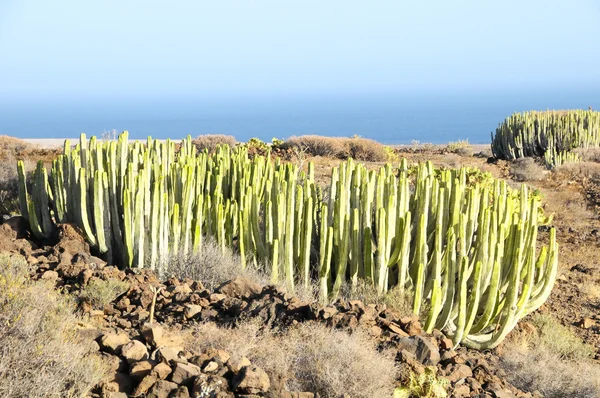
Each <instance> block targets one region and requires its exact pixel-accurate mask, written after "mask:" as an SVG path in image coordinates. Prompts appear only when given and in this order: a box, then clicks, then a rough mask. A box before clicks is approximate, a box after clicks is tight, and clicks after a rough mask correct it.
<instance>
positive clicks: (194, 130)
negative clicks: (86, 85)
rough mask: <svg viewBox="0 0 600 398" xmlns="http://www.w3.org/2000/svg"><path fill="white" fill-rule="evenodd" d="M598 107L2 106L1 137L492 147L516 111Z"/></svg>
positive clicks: (291, 101) (286, 101)
mask: <svg viewBox="0 0 600 398" xmlns="http://www.w3.org/2000/svg"><path fill="white" fill-rule="evenodd" d="M589 106H593V107H600V90H598V89H595V88H589V89H578V90H568V89H567V90H564V89H563V90H543V89H542V90H540V89H537V90H512V91H510V90H504V91H480V92H476V93H461V92H453V93H434V92H428V93H418V94H412V95H408V94H387V95H321V96H316V95H315V96H298V97H294V96H288V97H273V98H268V97H261V98H247V99H244V98H238V99H215V100H211V99H207V98H204V99H193V98H188V99H181V98H174V99H169V98H163V99H155V100H147V99H137V100H133V99H130V100H126V99H121V98H119V97H115V98H114V99H102V100H100V99H97V100H92V99H86V100H75V99H72V100H69V99H60V100H53V99H47V100H36V101H24V100H20V101H10V100H3V101H0V135H11V136H16V137H21V138H66V137H77V136H78V135H79V134H80V133H81V132H85V133H87V134H88V135H101V134H102V133H103V132H105V131H111V130H113V129H116V130H118V131H121V130H128V131H129V133H130V137H131V138H136V139H144V138H145V137H147V136H148V135H151V136H152V137H154V138H173V139H180V138H183V137H185V136H186V135H187V134H191V135H192V136H197V135H200V134H229V135H233V136H235V137H236V138H237V139H238V140H239V141H246V140H248V139H250V138H252V137H257V138H260V139H262V140H265V141H270V140H271V138H273V137H277V138H286V137H289V136H293V135H304V134H318V135H325V136H352V135H355V134H356V135H360V136H362V137H367V138H373V139H375V140H377V141H380V142H383V143H386V144H410V143H411V142H412V141H413V140H417V141H420V142H421V143H425V142H430V143H447V142H449V141H456V140H459V139H468V140H469V142H470V143H472V144H485V143H489V142H490V133H491V132H492V131H493V130H495V128H496V127H497V125H498V123H499V122H501V121H502V120H503V119H504V118H505V117H506V116H508V115H510V114H511V113H513V112H515V111H523V110H530V109H538V110H540V109H566V108H584V109H587V108H588V107H589Z"/></svg>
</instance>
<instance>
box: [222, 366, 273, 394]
mask: <svg viewBox="0 0 600 398" xmlns="http://www.w3.org/2000/svg"><path fill="white" fill-rule="evenodd" d="M231 385H232V388H233V390H234V391H236V392H238V393H246V394H260V393H265V392H267V391H269V388H270V387H271V382H270V380H269V376H268V375H267V374H266V373H265V371H264V370H262V369H261V368H257V367H249V366H246V367H244V368H242V370H241V371H240V372H239V373H238V374H237V375H235V377H234V378H233V379H232V381H231Z"/></svg>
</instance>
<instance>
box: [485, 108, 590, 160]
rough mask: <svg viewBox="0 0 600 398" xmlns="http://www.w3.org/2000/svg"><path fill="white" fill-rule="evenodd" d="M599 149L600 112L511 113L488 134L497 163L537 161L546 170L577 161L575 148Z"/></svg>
mask: <svg viewBox="0 0 600 398" xmlns="http://www.w3.org/2000/svg"><path fill="white" fill-rule="evenodd" d="M598 146H600V112H597V111H592V110H568V111H544V112H537V111H531V112H523V113H514V114H513V115H511V116H509V117H508V118H506V120H504V121H503V122H502V123H501V124H500V125H499V126H498V128H497V129H496V132H495V133H492V152H493V154H494V156H495V157H496V158H498V159H506V160H512V159H516V158H521V157H541V158H543V159H544V160H545V162H546V164H547V165H548V167H555V166H558V165H560V164H562V163H565V162H574V161H578V160H579V157H578V156H577V155H576V154H574V153H572V152H571V150H572V149H575V148H591V147H598Z"/></svg>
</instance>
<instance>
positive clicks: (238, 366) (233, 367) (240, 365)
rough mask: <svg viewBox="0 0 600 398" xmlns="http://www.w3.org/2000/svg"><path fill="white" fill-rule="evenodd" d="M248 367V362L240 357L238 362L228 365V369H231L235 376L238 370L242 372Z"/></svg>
mask: <svg viewBox="0 0 600 398" xmlns="http://www.w3.org/2000/svg"><path fill="white" fill-rule="evenodd" d="M250 365H252V364H251V363H250V360H249V359H248V358H246V357H242V358H240V359H239V360H237V361H233V362H230V363H229V364H228V366H229V369H231V371H232V372H233V373H236V374H237V373H239V372H240V370H242V368H244V367H247V366H250Z"/></svg>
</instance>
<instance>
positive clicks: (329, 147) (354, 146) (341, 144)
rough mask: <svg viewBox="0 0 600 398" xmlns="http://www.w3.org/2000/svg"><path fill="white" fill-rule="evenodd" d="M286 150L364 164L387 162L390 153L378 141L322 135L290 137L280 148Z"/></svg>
mask: <svg viewBox="0 0 600 398" xmlns="http://www.w3.org/2000/svg"><path fill="white" fill-rule="evenodd" d="M280 147H281V148H282V149H284V150H286V149H288V148H293V149H296V150H297V151H299V152H302V153H305V154H307V155H309V156H323V157H333V158H338V159H347V158H349V157H351V158H353V159H356V160H360V161H363V162H385V161H388V160H389V156H390V152H389V151H388V150H386V147H385V146H384V145H382V144H380V143H379V142H377V141H374V140H370V139H367V138H360V137H352V138H347V137H323V136H320V135H303V136H300V137H290V138H288V139H287V140H285V142H284V143H283V144H281V146H280Z"/></svg>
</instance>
